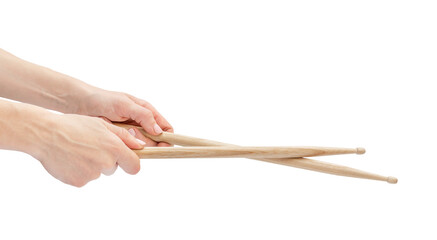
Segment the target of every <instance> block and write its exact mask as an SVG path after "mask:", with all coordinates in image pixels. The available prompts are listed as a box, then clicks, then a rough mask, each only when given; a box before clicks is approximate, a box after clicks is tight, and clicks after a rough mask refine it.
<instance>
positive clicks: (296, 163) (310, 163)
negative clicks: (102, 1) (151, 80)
mask: <svg viewBox="0 0 437 240" xmlns="http://www.w3.org/2000/svg"><path fill="white" fill-rule="evenodd" d="M115 125H117V126H119V127H123V128H126V129H128V128H132V127H137V126H132V125H128V124H115ZM137 128H138V129H139V130H140V131H141V133H142V134H144V136H146V137H148V138H150V139H152V140H154V141H157V142H167V143H170V144H175V145H180V146H235V145H232V144H228V143H221V142H217V141H212V140H207V139H201V138H194V137H188V136H183V135H179V134H174V133H168V132H163V133H161V134H160V135H158V136H153V135H150V134H148V133H147V132H146V131H144V130H143V129H142V128H141V127H137ZM254 159H255V160H260V161H264V162H270V163H276V164H280V165H285V166H291V167H296V168H301V169H306V170H310V171H316V172H321V173H327V174H333V175H338V176H345V177H354V178H363V179H371V180H378V181H386V182H388V183H393V184H395V183H397V182H398V179H397V178H395V177H385V176H381V175H377V174H373V173H369V172H365V171H361V170H358V169H354V168H350V167H346V166H341V165H336V164H332V163H327V162H322V161H317V160H314V159H308V158H262V159H261V158H254Z"/></svg>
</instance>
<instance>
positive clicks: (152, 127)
mask: <svg viewBox="0 0 437 240" xmlns="http://www.w3.org/2000/svg"><path fill="white" fill-rule="evenodd" d="M129 116H130V118H131V119H132V120H135V122H137V123H139V124H140V125H141V127H143V128H144V130H146V132H147V133H149V134H152V135H159V134H161V133H162V128H161V127H160V126H159V125H158V124H157V122H156V120H155V117H154V115H153V113H152V111H150V110H149V109H146V108H144V107H142V106H139V105H137V104H132V106H131V107H130V108H129Z"/></svg>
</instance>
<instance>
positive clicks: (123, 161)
mask: <svg viewBox="0 0 437 240" xmlns="http://www.w3.org/2000/svg"><path fill="white" fill-rule="evenodd" d="M113 137H114V141H113V142H114V144H115V148H114V149H113V151H114V152H112V154H114V155H115V157H116V163H117V164H118V165H119V166H120V167H121V168H122V169H123V170H124V171H125V172H126V173H129V174H137V173H138V172H139V171H140V158H139V157H138V155H137V154H135V153H134V151H132V150H131V149H129V148H128V147H127V146H126V145H125V144H123V141H122V140H121V139H120V138H119V137H118V136H117V135H115V134H113Z"/></svg>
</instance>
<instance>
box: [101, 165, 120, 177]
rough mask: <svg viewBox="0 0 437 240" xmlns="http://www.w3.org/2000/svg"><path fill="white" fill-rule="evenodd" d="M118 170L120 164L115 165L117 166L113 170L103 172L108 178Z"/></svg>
mask: <svg viewBox="0 0 437 240" xmlns="http://www.w3.org/2000/svg"><path fill="white" fill-rule="evenodd" d="M117 168H118V164H117V163H115V165H114V166H113V167H112V168H110V169H102V170H101V172H102V173H103V174H105V175H106V176H111V175H112V174H114V172H115V171H116V170H117Z"/></svg>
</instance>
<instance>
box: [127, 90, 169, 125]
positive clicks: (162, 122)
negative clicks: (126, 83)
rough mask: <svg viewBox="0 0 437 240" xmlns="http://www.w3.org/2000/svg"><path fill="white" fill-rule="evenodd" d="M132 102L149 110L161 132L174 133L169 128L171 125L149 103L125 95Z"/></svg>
mask: <svg viewBox="0 0 437 240" xmlns="http://www.w3.org/2000/svg"><path fill="white" fill-rule="evenodd" d="M127 96H128V97H129V98H130V99H131V100H132V101H134V102H135V103H136V104H138V105H140V106H142V107H144V108H147V109H149V110H150V111H151V112H152V113H153V115H154V116H155V120H156V122H157V123H158V125H159V126H160V127H161V128H162V130H164V131H166V132H174V130H173V127H172V126H171V124H170V123H169V122H168V121H167V120H166V119H165V118H164V117H163V116H162V114H161V113H159V112H158V110H156V108H155V107H154V106H153V105H152V104H150V103H149V102H147V101H145V100H143V99H139V98H136V97H134V96H131V95H129V94H128V95H127Z"/></svg>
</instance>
